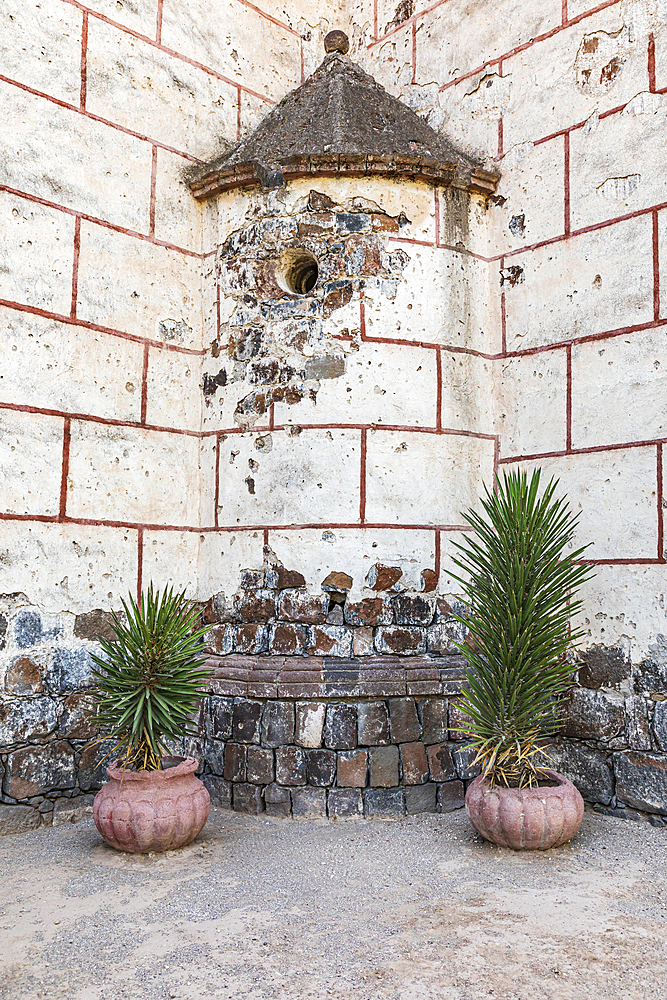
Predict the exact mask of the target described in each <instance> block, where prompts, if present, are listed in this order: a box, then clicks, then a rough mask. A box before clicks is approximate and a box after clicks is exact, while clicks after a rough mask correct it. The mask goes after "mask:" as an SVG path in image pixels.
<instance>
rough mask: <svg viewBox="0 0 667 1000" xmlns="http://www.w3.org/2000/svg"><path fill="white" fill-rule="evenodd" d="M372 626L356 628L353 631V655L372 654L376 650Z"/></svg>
mask: <svg viewBox="0 0 667 1000" xmlns="http://www.w3.org/2000/svg"><path fill="white" fill-rule="evenodd" d="M374 639H375V637H374V635H373V629H372V628H355V629H353V631H352V655H353V656H372V655H373V653H374V652H375V641H374Z"/></svg>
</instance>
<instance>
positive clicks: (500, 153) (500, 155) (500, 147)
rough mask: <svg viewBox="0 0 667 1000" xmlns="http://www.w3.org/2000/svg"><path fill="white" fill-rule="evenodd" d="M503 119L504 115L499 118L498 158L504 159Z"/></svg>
mask: <svg viewBox="0 0 667 1000" xmlns="http://www.w3.org/2000/svg"><path fill="white" fill-rule="evenodd" d="M503 155H504V153H503V119H502V115H501V116H500V118H499V119H498V155H497V156H496V160H502V158H503Z"/></svg>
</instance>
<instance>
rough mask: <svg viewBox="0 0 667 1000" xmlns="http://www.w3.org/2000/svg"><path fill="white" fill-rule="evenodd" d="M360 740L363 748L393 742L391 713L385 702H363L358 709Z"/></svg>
mask: <svg viewBox="0 0 667 1000" xmlns="http://www.w3.org/2000/svg"><path fill="white" fill-rule="evenodd" d="M357 722H358V740H359V743H360V744H361V745H362V746H383V745H386V744H388V743H390V742H391V740H390V735H389V712H388V710H387V706H386V704H385V703H384V702H383V701H371V702H361V704H360V705H359V706H358V708H357Z"/></svg>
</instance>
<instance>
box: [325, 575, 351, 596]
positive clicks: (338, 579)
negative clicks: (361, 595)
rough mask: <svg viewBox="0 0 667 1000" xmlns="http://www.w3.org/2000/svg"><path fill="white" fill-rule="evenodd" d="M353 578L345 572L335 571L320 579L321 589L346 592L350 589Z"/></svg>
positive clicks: (330, 591)
mask: <svg viewBox="0 0 667 1000" xmlns="http://www.w3.org/2000/svg"><path fill="white" fill-rule="evenodd" d="M353 583H354V580H353V579H352V577H351V576H348V574H347V573H337V572H336V571H334V572H332V573H329V575H328V576H327V577H326V578H325V579H324V580H322V590H325V591H327V592H328V593H333V594H347V592H348V590H351V589H352V584H353Z"/></svg>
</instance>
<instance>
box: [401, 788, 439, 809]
mask: <svg viewBox="0 0 667 1000" xmlns="http://www.w3.org/2000/svg"><path fill="white" fill-rule="evenodd" d="M437 790H438V786H437V785H434V784H433V782H429V783H428V784H427V785H410V786H408V787H407V788H405V789H404V790H403V791H404V795H405V811H406V812H407V814H408V816H414V815H416V814H417V813H434V812H437V811H438V809H437V804H436V793H437Z"/></svg>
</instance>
